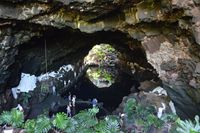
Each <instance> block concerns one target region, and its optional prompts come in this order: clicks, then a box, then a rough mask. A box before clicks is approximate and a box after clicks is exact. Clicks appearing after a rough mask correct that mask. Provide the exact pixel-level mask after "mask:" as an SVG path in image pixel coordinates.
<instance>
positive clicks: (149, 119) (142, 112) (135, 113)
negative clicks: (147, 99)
mask: <svg viewBox="0 0 200 133" xmlns="http://www.w3.org/2000/svg"><path fill="white" fill-rule="evenodd" d="M124 112H125V113H126V114H127V118H128V122H129V123H134V124H135V125H138V126H141V127H142V128H143V132H146V131H147V129H148V128H149V127H150V126H152V125H153V126H154V127H157V128H160V127H161V126H162V124H163V121H162V120H160V119H159V118H158V117H157V116H155V115H154V114H155V113H156V110H155V109H154V107H143V106H141V105H139V104H138V103H137V102H136V100H135V99H134V98H131V99H128V100H127V102H126V104H125V108H124Z"/></svg>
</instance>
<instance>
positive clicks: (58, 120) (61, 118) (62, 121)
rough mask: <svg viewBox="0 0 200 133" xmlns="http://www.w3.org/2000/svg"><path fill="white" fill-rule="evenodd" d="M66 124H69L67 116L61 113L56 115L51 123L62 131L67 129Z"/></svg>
mask: <svg viewBox="0 0 200 133" xmlns="http://www.w3.org/2000/svg"><path fill="white" fill-rule="evenodd" d="M68 123H69V119H68V117H67V115H66V114H65V113H63V112H61V113H57V114H56V116H55V118H54V120H53V121H52V124H53V125H54V126H55V127H56V128H58V129H60V130H62V131H64V130H65V129H66V128H67V125H68Z"/></svg>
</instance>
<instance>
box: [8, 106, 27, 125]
mask: <svg viewBox="0 0 200 133" xmlns="http://www.w3.org/2000/svg"><path fill="white" fill-rule="evenodd" d="M10 113H11V125H12V126H13V127H22V125H23V123H24V113H23V112H21V111H19V110H17V109H12V110H11V112H10Z"/></svg>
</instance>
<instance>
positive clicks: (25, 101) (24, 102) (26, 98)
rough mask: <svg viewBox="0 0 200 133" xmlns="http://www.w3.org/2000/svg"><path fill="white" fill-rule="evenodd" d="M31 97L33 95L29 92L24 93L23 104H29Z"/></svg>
mask: <svg viewBox="0 0 200 133" xmlns="http://www.w3.org/2000/svg"><path fill="white" fill-rule="evenodd" d="M29 98H31V95H30V94H29V93H27V92H23V93H22V99H23V105H27V104H28V103H29V101H28V100H29Z"/></svg>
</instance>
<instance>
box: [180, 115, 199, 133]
mask: <svg viewBox="0 0 200 133" xmlns="http://www.w3.org/2000/svg"><path fill="white" fill-rule="evenodd" d="M177 123H178V127H177V131H178V132H180V133H200V121H199V116H195V121H194V122H192V121H191V120H185V121H183V120H180V119H178V120H177Z"/></svg>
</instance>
